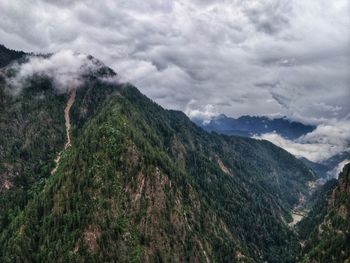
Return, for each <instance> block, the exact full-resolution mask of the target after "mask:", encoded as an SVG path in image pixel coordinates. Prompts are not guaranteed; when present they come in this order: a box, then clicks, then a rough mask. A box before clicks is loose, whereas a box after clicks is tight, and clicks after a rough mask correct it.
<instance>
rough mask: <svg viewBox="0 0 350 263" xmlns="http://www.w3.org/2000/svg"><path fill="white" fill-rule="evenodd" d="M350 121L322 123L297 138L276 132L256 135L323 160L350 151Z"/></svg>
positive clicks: (291, 150) (317, 159)
mask: <svg viewBox="0 0 350 263" xmlns="http://www.w3.org/2000/svg"><path fill="white" fill-rule="evenodd" d="M349 130H350V122H349V121H341V122H340V121H338V122H337V123H336V124H335V123H333V124H321V125H319V126H317V128H316V129H315V130H314V131H313V132H310V133H307V134H305V135H304V136H302V137H300V138H298V139H296V140H288V139H285V138H283V137H281V136H280V135H278V134H276V133H267V134H263V135H261V136H255V138H257V139H264V140H268V141H271V142H272V143H274V144H276V145H277V146H280V147H282V148H284V149H285V150H287V151H289V152H290V153H292V154H293V155H295V156H297V157H305V158H307V159H309V160H310V161H314V162H322V161H325V160H327V159H328V158H330V157H332V156H334V155H336V154H339V153H341V152H344V151H350V133H349Z"/></svg>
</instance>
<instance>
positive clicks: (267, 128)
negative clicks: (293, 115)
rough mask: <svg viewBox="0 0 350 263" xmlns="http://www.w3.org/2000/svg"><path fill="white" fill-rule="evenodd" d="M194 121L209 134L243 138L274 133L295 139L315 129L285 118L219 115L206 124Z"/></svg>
mask: <svg viewBox="0 0 350 263" xmlns="http://www.w3.org/2000/svg"><path fill="white" fill-rule="evenodd" d="M194 121H195V123H197V124H198V125H199V126H200V127H202V128H203V129H205V130H207V131H209V132H212V131H214V132H217V133H219V134H226V135H239V136H245V137H251V136H253V135H261V134H264V133H271V132H276V133H278V134H279V135H281V136H283V137H284V138H287V139H296V138H298V137H300V136H302V135H304V134H306V133H309V132H312V131H313V130H314V129H316V127H315V126H312V125H305V124H302V123H300V122H294V121H290V120H288V119H286V118H285V117H284V118H277V119H270V118H268V117H264V116H241V117H239V118H238V119H235V118H231V117H227V116H226V115H224V114H221V115H219V116H216V117H214V118H212V119H211V120H210V121H209V122H208V123H207V122H204V123H203V121H201V120H198V119H197V120H194Z"/></svg>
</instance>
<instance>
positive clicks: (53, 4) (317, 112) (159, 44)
mask: <svg viewBox="0 0 350 263" xmlns="http://www.w3.org/2000/svg"><path fill="white" fill-rule="evenodd" d="M349 13H350V7H349V1H348V0H337V1H329V0H264V1H253V0H252V1H249V0H230V1H229V0H221V1H220V0H216V1H214V0H192V1H190V0H176V1H170V0H147V1H140V0H137V1H136V0H125V1H124V0H120V1H118V0H114V1H111V0H104V1H96V0H91V1H89V0H85V1H70V0H65V1H54V0H46V1H44V0H35V1H19V0H18V1H17V0H11V1H8V0H0V14H1V18H0V36H1V38H0V41H1V42H2V43H3V44H5V45H6V46H7V47H9V48H12V49H20V50H25V51H34V52H57V51H59V50H62V49H72V50H75V51H79V52H83V53H88V54H92V55H94V56H96V57H97V58H99V59H101V60H102V61H104V62H105V63H106V64H107V65H108V66H110V67H112V68H113V69H114V70H115V71H116V72H117V73H118V74H119V75H120V76H121V77H122V79H123V80H126V81H130V82H132V83H133V84H135V85H136V86H137V87H138V88H139V89H140V90H141V91H142V92H143V93H145V94H146V95H148V96H149V97H151V98H152V99H154V100H155V101H156V102H158V103H159V104H161V105H162V106H164V107H166V108H172V109H179V110H183V111H185V112H186V113H187V114H188V115H190V116H195V115H196V116H203V117H207V116H211V115H213V114H217V113H225V114H227V115H229V116H234V117H236V116H240V115H243V114H256V115H263V114H267V115H287V116H288V117H290V118H293V119H302V120H304V121H306V122H317V123H319V122H322V123H323V122H327V121H328V120H330V119H333V120H334V119H336V120H339V119H344V118H345V117H346V116H347V117H348V118H349V112H350V103H349V98H350V73H349V72H350V49H349V47H350V35H349V34H350V30H349V28H350V17H349ZM333 120H332V121H333Z"/></svg>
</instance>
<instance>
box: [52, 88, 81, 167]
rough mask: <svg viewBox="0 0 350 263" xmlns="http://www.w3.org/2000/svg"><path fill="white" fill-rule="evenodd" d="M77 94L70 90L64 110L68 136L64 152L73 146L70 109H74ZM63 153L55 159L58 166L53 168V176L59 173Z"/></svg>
mask: <svg viewBox="0 0 350 263" xmlns="http://www.w3.org/2000/svg"><path fill="white" fill-rule="evenodd" d="M75 93H76V90H75V89H72V90H70V92H69V94H68V101H67V104H66V107H65V108H64V119H65V125H66V136H67V140H66V143H65V145H64V150H66V149H67V148H68V147H69V146H71V138H70V128H71V124H70V116H69V113H70V109H71V107H72V105H73V104H74V101H75ZM62 152H63V151H61V152H59V153H58V154H57V156H56V159H55V163H56V165H55V168H53V170H52V171H51V174H54V173H55V172H56V171H57V169H58V166H59V164H60V160H61V154H62Z"/></svg>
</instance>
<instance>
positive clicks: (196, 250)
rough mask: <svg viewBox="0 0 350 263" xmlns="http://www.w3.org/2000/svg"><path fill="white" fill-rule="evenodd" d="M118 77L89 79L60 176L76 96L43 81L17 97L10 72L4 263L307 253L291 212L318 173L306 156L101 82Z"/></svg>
mask: <svg viewBox="0 0 350 263" xmlns="http://www.w3.org/2000/svg"><path fill="white" fill-rule="evenodd" d="M110 74H112V75H113V74H114V73H113V72H111V70H110V69H107V68H106V69H104V70H102V71H101V70H99V71H98V72H95V73H91V74H88V75H85V76H84V81H83V83H82V84H81V86H80V87H79V89H78V90H77V93H76V98H75V102H74V104H73V106H72V108H71V124H72V134H71V139H72V141H71V147H69V148H67V149H66V150H64V151H63V152H62V155H61V161H60V165H59V167H58V169H57V171H56V172H55V173H54V174H53V175H50V171H51V170H52V168H53V167H54V165H55V164H54V158H55V156H56V154H57V153H58V152H59V151H60V150H62V149H63V146H64V141H65V127H64V116H63V110H64V107H65V103H66V100H67V95H66V94H58V93H57V92H56V90H55V88H54V87H53V84H52V82H51V80H50V79H49V78H45V77H43V76H40V77H38V76H34V77H33V78H30V79H29V80H28V81H29V82H27V86H26V87H25V88H24V89H23V90H22V92H21V93H20V94H19V95H16V96H12V95H11V94H9V93H8V88H9V87H8V86H7V84H6V81H4V79H3V82H2V83H1V86H0V91H1V99H2V101H4V103H3V104H2V105H3V106H2V107H3V108H2V111H1V125H0V127H3V128H2V129H3V130H2V131H3V132H5V134H6V140H3V141H1V165H2V168H1V169H2V170H1V176H2V178H3V180H8V181H9V182H10V187H7V188H9V189H5V188H4V189H3V191H2V192H1V193H0V195H1V200H0V201H1V203H0V205H1V221H0V224H1V228H0V229H1V230H0V261H1V262H16V261H20V262H43V261H45V262H113V261H115V260H117V261H120V262H235V261H236V262H264V261H268V262H295V261H296V260H297V259H298V258H300V245H299V243H298V240H297V236H296V234H295V232H294V231H293V230H292V229H291V228H290V227H289V225H288V222H290V221H291V214H290V211H291V209H292V208H293V207H294V206H295V205H296V204H297V203H298V202H299V199H300V197H301V196H303V195H308V193H309V189H308V182H309V181H312V180H314V179H315V175H314V174H313V173H312V172H310V171H309V169H308V168H306V167H305V166H304V164H303V163H302V162H300V161H299V160H297V159H296V158H294V157H293V156H292V155H291V154H289V153H287V152H286V151H284V150H282V149H281V148H278V147H276V146H274V145H273V144H271V143H269V142H267V141H258V140H253V139H249V138H241V137H232V136H224V135H218V134H208V133H206V132H205V131H203V130H202V129H201V128H198V127H197V126H196V125H194V124H193V123H192V122H191V121H190V120H189V119H188V118H187V117H186V116H185V115H184V114H183V113H182V112H177V111H171V110H164V109H163V108H161V107H160V106H159V105H157V104H155V103H154V102H152V101H151V100H149V99H148V98H147V97H145V96H144V95H142V94H141V93H140V92H139V91H138V90H137V89H136V88H134V87H132V86H131V85H127V84H118V83H115V82H110V81H105V80H103V79H101V78H100V77H101V76H104V75H110ZM6 77H9V76H3V78H6ZM35 116H38V117H37V118H35ZM40 116H43V117H40ZM29 120H30V121H29ZM13 123H18V126H13V127H12V128H11V129H10V130H8V131H7V129H6V127H8V126H11V125H13ZM29 131H32V132H29ZM22 152H25V153H26V154H23V153H22ZM21 153H22V154H21ZM4 164H5V165H4ZM8 164H10V165H8ZM16 165H18V167H20V168H18V169H20V170H18V171H19V172H13V171H14V170H13V169H15V168H16V167H17V166H16ZM13 167H15V168H13ZM11 169H12V170H11ZM16 169H17V168H16ZM18 178H19V179H20V180H19V179H18ZM17 181H18V182H17ZM16 182H17V183H16ZM18 200H22V201H21V202H18Z"/></svg>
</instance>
